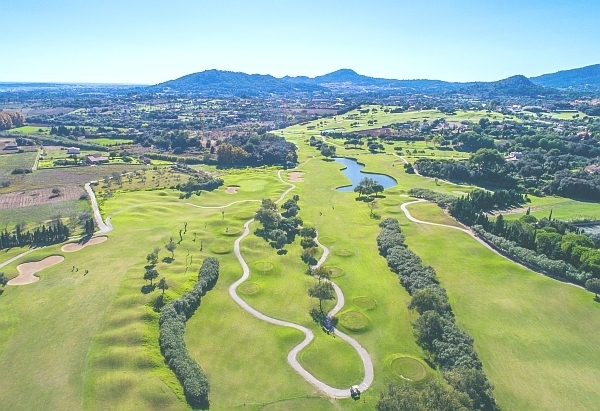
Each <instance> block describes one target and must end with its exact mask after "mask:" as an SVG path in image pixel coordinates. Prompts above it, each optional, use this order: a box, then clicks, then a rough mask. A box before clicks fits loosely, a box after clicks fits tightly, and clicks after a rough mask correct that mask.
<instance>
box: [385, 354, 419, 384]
mask: <svg viewBox="0 0 600 411" xmlns="http://www.w3.org/2000/svg"><path fill="white" fill-rule="evenodd" d="M391 368H392V373H393V374H394V375H395V376H396V377H399V378H401V379H403V380H405V381H411V382H415V383H417V382H420V381H422V380H424V379H425V378H426V377H427V368H425V365H423V363H422V362H421V361H419V360H416V359H414V358H411V357H398V358H396V359H395V360H394V361H392V364H391Z"/></svg>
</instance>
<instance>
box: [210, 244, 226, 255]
mask: <svg viewBox="0 0 600 411" xmlns="http://www.w3.org/2000/svg"><path fill="white" fill-rule="evenodd" d="M210 251H211V252H213V253H215V254H229V253H230V252H231V247H227V246H225V245H216V246H214V247H211V248H210Z"/></svg>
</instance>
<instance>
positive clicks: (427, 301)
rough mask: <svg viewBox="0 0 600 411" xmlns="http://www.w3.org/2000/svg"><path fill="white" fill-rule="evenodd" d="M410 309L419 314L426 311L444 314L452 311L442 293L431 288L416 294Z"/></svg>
mask: <svg viewBox="0 0 600 411" xmlns="http://www.w3.org/2000/svg"><path fill="white" fill-rule="evenodd" d="M408 308H410V309H411V310H412V309H414V310H417V312H418V313H419V314H423V313H424V312H426V311H435V312H437V313H439V314H444V313H446V312H448V311H449V309H450V307H449V304H448V301H447V299H446V298H445V297H442V295H440V291H438V292H436V291H435V290H434V289H433V288H431V287H427V288H423V289H422V290H419V291H417V292H416V293H414V294H413V296H412V299H411V300H410V304H409V305H408Z"/></svg>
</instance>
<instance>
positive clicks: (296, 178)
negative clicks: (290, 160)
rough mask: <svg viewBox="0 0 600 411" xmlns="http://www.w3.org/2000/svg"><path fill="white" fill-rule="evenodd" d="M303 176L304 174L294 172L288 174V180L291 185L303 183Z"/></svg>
mask: <svg viewBox="0 0 600 411" xmlns="http://www.w3.org/2000/svg"><path fill="white" fill-rule="evenodd" d="M303 175H304V173H301V172H299V171H294V172H293V173H290V175H289V178H290V181H291V182H292V183H300V182H302V181H304V179H303V178H302V176H303Z"/></svg>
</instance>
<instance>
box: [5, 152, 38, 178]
mask: <svg viewBox="0 0 600 411" xmlns="http://www.w3.org/2000/svg"><path fill="white" fill-rule="evenodd" d="M36 157H37V152H35V151H26V152H24V153H15V154H0V180H10V181H13V180H14V179H17V178H20V177H15V176H13V175H11V173H12V171H13V170H14V169H15V168H23V169H27V170H31V168H32V167H33V163H35V159H36Z"/></svg>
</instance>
